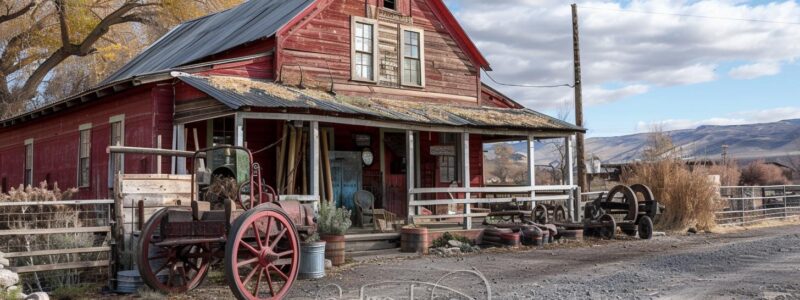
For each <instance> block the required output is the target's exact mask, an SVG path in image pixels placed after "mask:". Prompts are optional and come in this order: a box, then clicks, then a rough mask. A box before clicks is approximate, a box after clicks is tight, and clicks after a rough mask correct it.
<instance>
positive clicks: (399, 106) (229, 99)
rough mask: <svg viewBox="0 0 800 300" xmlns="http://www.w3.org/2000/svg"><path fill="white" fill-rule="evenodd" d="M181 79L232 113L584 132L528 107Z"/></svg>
mask: <svg viewBox="0 0 800 300" xmlns="http://www.w3.org/2000/svg"><path fill="white" fill-rule="evenodd" d="M177 77H178V78H179V79H180V80H182V81H184V82H186V83H187V84H189V85H191V86H193V87H195V88H197V89H199V90H201V91H203V92H204V93H206V94H208V95H209V96H211V97H212V98H215V99H217V100H219V101H220V102H222V103H224V104H225V105H227V106H228V107H230V108H231V109H233V110H239V109H241V108H244V107H259V108H274V109H292V108H294V109H298V108H299V109H307V110H309V111H313V112H315V113H336V114H347V115H352V116H362V117H367V118H370V119H376V120H388V121H400V122H408V123H421V124H437V125H447V126H468V127H483V128H518V129H528V130H558V131H585V130H584V129H582V128H580V127H577V126H575V125H572V124H569V123H567V122H564V121H561V120H558V119H555V118H553V117H550V116H547V115H545V114H542V113H539V112H536V111H533V110H530V109H527V108H525V109H512V108H496V107H485V106H457V105H440V104H435V103H428V102H415V101H401V100H387V99H367V98H363V97H350V96H339V95H332V94H330V93H327V92H324V91H319V90H311V89H299V88H295V87H290V86H285V85H280V84H276V83H274V82H268V81H260V80H252V79H247V78H239V77H229V76H207V77H206V76H194V75H189V74H179V75H177Z"/></svg>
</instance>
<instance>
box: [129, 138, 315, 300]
mask: <svg viewBox="0 0 800 300" xmlns="http://www.w3.org/2000/svg"><path fill="white" fill-rule="evenodd" d="M193 163H194V165H193V169H199V170H198V171H197V172H192V185H193V188H192V197H191V199H192V205H191V208H183V207H170V208H163V209H161V210H158V211H157V212H155V213H154V214H153V215H152V216H151V217H150V219H149V220H148V221H147V222H146V223H145V224H144V226H143V228H142V233H141V238H140V240H139V244H138V261H137V262H138V267H139V272H140V274H141V276H142V279H143V281H144V282H145V283H146V284H147V285H148V286H150V287H151V288H153V289H155V290H158V291H162V292H166V293H178V292H186V291H189V290H191V289H193V288H195V287H197V286H198V285H199V284H200V283H201V282H202V281H203V279H204V278H205V276H206V275H207V274H208V272H209V269H210V268H211V266H212V265H216V264H218V263H219V262H222V267H223V268H224V271H225V277H226V280H227V282H228V286H229V287H230V289H231V291H232V292H233V295H234V296H236V298H238V299H273V298H274V299H281V298H283V297H285V295H286V294H287V292H288V290H289V289H290V288H291V286H292V284H293V283H294V281H295V280H296V279H297V273H298V268H299V259H300V256H299V255H300V240H301V239H302V238H304V237H305V236H307V235H310V234H312V233H313V232H315V231H316V224H315V220H314V213H313V209H312V208H311V207H310V206H308V205H303V204H301V203H300V202H297V201H277V200H278V195H277V194H276V193H275V192H274V190H273V189H272V188H271V187H269V186H267V185H266V184H264V183H263V181H262V179H261V174H260V173H261V171H260V168H259V165H258V164H257V163H253V156H252V153H250V151H249V150H247V149H245V148H242V147H234V146H215V147H211V148H208V149H203V150H200V151H197V152H195V154H194V157H193ZM209 174H214V175H215V176H209ZM224 177H229V179H230V178H232V179H233V180H235V181H236V185H235V186H237V187H238V191H236V192H235V194H236V195H237V196H234V197H223V198H225V199H221V202H222V204H220V205H219V206H217V205H214V206H212V203H210V202H209V201H214V200H217V199H203V197H204V194H203V193H201V191H202V190H204V189H207V188H208V185H209V183H211V181H213V180H220V179H221V178H224ZM206 198H216V197H206ZM234 198H235V199H234ZM218 201H219V200H218ZM220 206H221V207H222V209H219V207H220ZM212 207H214V208H213V209H212Z"/></svg>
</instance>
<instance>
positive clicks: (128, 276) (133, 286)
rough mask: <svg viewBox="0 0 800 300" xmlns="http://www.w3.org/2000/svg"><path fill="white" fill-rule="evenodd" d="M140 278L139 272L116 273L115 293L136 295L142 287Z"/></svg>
mask: <svg viewBox="0 0 800 300" xmlns="http://www.w3.org/2000/svg"><path fill="white" fill-rule="evenodd" d="M142 284H144V283H143V282H142V277H141V276H139V270H127V271H119V272H117V292H118V293H122V294H133V293H136V292H137V291H138V290H139V288H140V287H142Z"/></svg>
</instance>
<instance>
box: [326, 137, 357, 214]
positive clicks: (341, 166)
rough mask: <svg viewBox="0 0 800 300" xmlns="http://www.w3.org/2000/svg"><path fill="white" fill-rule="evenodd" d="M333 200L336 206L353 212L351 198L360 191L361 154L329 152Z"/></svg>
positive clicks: (353, 205) (353, 203)
mask: <svg viewBox="0 0 800 300" xmlns="http://www.w3.org/2000/svg"><path fill="white" fill-rule="evenodd" d="M330 160H331V178H332V180H333V199H334V201H335V203H336V205H337V206H339V207H345V208H347V209H349V210H350V211H351V212H355V208H356V206H355V202H354V201H353V198H354V196H355V194H356V192H358V191H359V190H361V173H362V169H361V152H345V151H331V152H330Z"/></svg>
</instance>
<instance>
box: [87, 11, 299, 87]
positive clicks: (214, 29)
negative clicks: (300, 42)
mask: <svg viewBox="0 0 800 300" xmlns="http://www.w3.org/2000/svg"><path fill="white" fill-rule="evenodd" d="M312 3H314V0H250V1H247V2H245V3H243V4H241V5H239V6H237V7H234V8H231V9H228V10H225V11H222V12H219V13H215V14H212V15H208V16H205V17H202V18H199V19H195V20H192V21H188V22H185V23H182V24H180V25H178V26H177V27H175V28H173V29H172V30H171V31H170V32H168V33H167V34H166V35H164V36H163V37H161V38H160V39H159V40H158V41H156V42H155V43H153V45H151V46H150V47H148V48H147V49H145V50H144V51H143V52H142V53H141V54H139V55H138V56H136V58H134V59H133V60H131V61H130V62H128V63H127V64H125V65H124V66H123V67H122V68H120V69H119V70H118V71H117V72H115V73H114V74H112V75H111V76H109V77H108V78H106V79H105V80H104V81H103V82H102V83H101V85H103V84H107V83H111V82H114V81H118V80H124V79H128V78H130V77H133V76H136V75H141V74H147V73H153V72H158V71H163V70H168V69H171V68H174V67H178V66H182V65H185V64H188V63H192V62H195V61H197V60H199V59H201V58H204V57H208V56H210V55H214V54H217V53H220V52H223V51H225V50H229V49H231V48H234V47H236V46H239V45H241V44H245V43H248V42H252V41H255V40H258V39H261V38H266V37H270V36H273V35H274V34H275V33H276V32H277V31H278V30H279V29H280V28H281V27H283V25H285V24H286V23H288V22H289V21H291V20H292V19H294V18H295V17H296V16H297V15H298V14H300V13H301V12H302V11H303V10H305V9H306V8H307V7H309V6H310V5H311V4H312Z"/></svg>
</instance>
